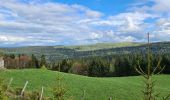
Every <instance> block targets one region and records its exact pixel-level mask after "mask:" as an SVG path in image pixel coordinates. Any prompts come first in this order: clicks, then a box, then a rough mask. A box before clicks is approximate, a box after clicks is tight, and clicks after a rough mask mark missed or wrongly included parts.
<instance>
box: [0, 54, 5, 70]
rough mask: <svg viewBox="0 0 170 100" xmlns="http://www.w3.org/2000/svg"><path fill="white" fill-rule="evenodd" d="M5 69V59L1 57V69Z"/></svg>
mask: <svg viewBox="0 0 170 100" xmlns="http://www.w3.org/2000/svg"><path fill="white" fill-rule="evenodd" d="M3 68H4V59H3V57H0V69H3Z"/></svg>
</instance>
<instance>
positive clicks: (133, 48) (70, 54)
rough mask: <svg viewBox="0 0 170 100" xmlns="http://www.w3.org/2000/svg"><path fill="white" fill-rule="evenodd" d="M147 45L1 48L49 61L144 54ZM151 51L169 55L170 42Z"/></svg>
mask: <svg viewBox="0 0 170 100" xmlns="http://www.w3.org/2000/svg"><path fill="white" fill-rule="evenodd" d="M146 49H147V45H146V44H140V43H117V44H110V43H108V44H106V43H105V44H103V43H101V44H96V45H85V46H57V47H56V46H35V47H18V48H1V50H3V51H5V52H6V53H14V54H22V53H23V54H28V55H31V54H35V55H36V56H38V57H40V56H41V55H42V54H44V55H46V57H47V59H48V60H49V61H55V60H57V59H66V58H79V57H89V56H108V55H114V54H127V53H140V52H146ZM151 50H152V52H154V53H169V52H170V42H158V43H152V46H151Z"/></svg>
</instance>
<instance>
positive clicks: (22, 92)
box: [21, 81, 28, 97]
mask: <svg viewBox="0 0 170 100" xmlns="http://www.w3.org/2000/svg"><path fill="white" fill-rule="evenodd" d="M27 84H28V81H26V83H25V85H24V88H23V89H22V91H21V97H22V96H23V94H24V91H25V88H26V87H27Z"/></svg>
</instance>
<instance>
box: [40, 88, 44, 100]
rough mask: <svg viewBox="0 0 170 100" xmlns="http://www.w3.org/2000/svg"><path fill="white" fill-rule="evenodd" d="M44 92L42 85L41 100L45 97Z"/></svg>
mask: <svg viewBox="0 0 170 100" xmlns="http://www.w3.org/2000/svg"><path fill="white" fill-rule="evenodd" d="M43 92H44V88H43V86H42V90H41V96H40V100H42V97H43Z"/></svg>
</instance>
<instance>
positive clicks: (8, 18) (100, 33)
mask: <svg viewBox="0 0 170 100" xmlns="http://www.w3.org/2000/svg"><path fill="white" fill-rule="evenodd" d="M47 1H48V0H47ZM150 1H152V2H154V3H153V5H151V6H149V5H146V3H138V4H136V5H133V7H132V8H131V7H129V8H131V9H130V10H125V11H124V12H122V13H118V14H115V15H109V16H106V15H104V14H103V13H101V12H99V11H95V10H92V9H89V8H87V7H85V6H81V5H78V4H73V5H68V4H62V3H54V2H49V1H48V2H46V1H44V2H42V1H41V0H29V1H27V0H26V1H25V2H26V3H24V2H19V1H17V0H1V1H0V36H1V37H0V41H1V42H2V41H4V42H7V41H8V43H9V42H10V43H16V42H17V43H19V42H20V43H26V44H27V45H38V44H41V45H43V44H44V45H57V44H62V43H66V44H68V43H70V44H78V43H81V44H83V43H95V42H103V41H107V42H121V41H143V40H145V36H144V35H145V33H147V32H148V31H149V32H151V33H154V35H155V38H156V35H157V36H158V35H159V38H156V39H157V40H163V39H164V38H166V37H169V33H170V31H169V30H170V28H169V22H170V21H169V19H168V17H169V16H170V14H169V9H170V8H169V7H170V6H169V5H168V4H169V0H149V2H150ZM164 15H166V17H167V18H164ZM148 19H149V20H150V19H152V21H151V22H147V21H146V20H148ZM153 19H154V20H153ZM156 20H157V22H156ZM2 33H3V34H2ZM17 35H19V37H16V36H17ZM23 37H24V38H23ZM17 38H18V39H17ZM166 39H167V38H166Z"/></svg>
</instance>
